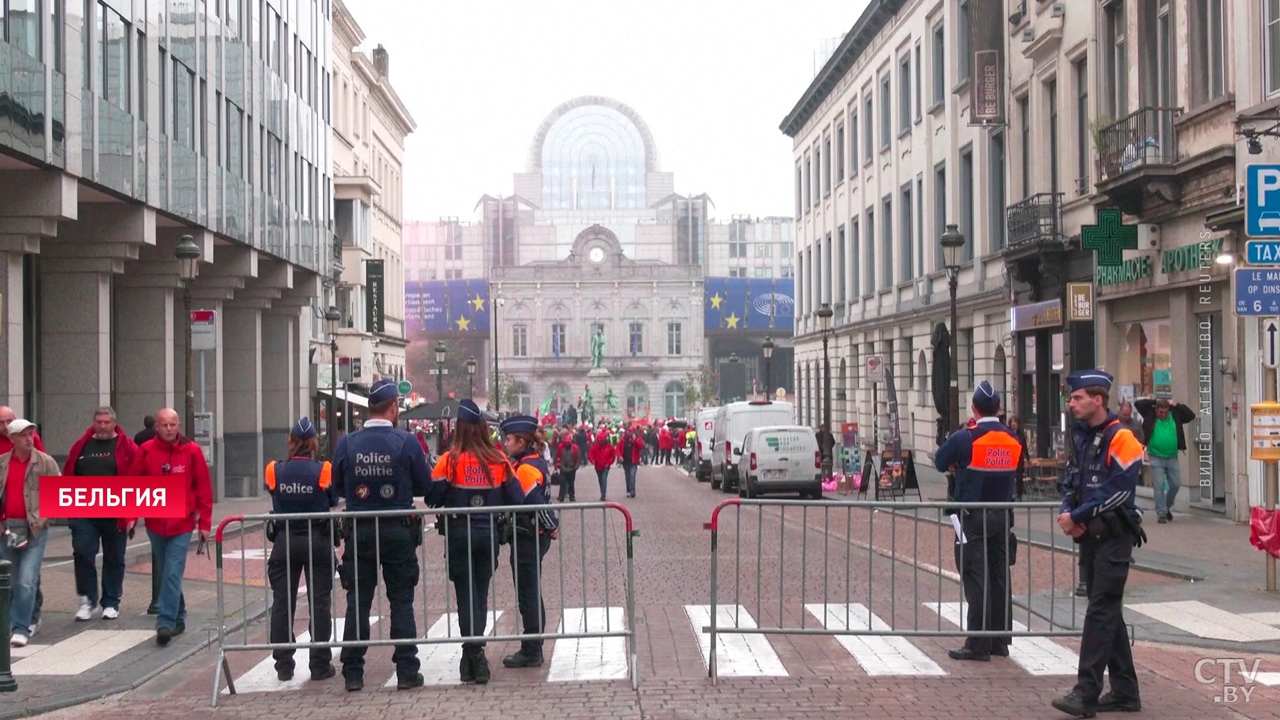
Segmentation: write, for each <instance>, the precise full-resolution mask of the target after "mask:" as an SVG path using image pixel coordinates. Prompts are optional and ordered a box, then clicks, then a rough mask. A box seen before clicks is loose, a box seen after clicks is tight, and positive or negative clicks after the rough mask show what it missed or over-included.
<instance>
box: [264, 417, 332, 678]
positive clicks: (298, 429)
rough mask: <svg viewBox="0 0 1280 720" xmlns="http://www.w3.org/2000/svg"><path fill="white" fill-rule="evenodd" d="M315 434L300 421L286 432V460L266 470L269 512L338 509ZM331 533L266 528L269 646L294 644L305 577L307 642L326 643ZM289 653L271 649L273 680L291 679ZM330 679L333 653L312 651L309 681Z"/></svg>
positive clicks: (306, 526)
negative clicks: (300, 582)
mask: <svg viewBox="0 0 1280 720" xmlns="http://www.w3.org/2000/svg"><path fill="white" fill-rule="evenodd" d="M319 447H320V446H319V441H318V439H317V438H316V429H315V427H313V426H312V425H311V421H310V420H309V419H307V418H302V419H301V420H299V421H298V422H297V423H296V424H295V425H294V426H293V430H291V431H290V432H289V459H288V460H283V461H281V462H271V463H270V464H268V465H267V473H266V485H267V491H268V492H270V493H271V512H272V513H273V514H280V515H288V514H295V513H312V514H314V513H327V512H329V509H330V508H332V507H333V506H334V505H337V504H338V495H337V493H336V492H335V490H334V487H333V472H332V467H331V466H330V465H329V463H327V462H320V461H319V460H316V455H317V454H318V453H319ZM334 534H335V528H334V527H333V523H332V521H330V520H280V521H275V520H273V521H271V522H269V523H267V538H268V539H269V540H271V543H272V545H271V556H270V557H269V558H268V559H267V579H268V580H269V581H270V582H271V590H272V593H273V594H274V596H275V599H274V604H273V605H272V607H271V642H273V643H289V642H294V635H293V615H294V612H296V611H297V608H298V578H299V576H300V575H301V574H302V573H303V572H305V573H306V574H307V592H308V594H309V595H310V598H311V599H310V602H309V603H308V604H309V605H310V606H311V641H312V642H328V640H329V611H330V607H329V594H330V593H331V592H332V591H333V542H334ZM293 652H294V651H293V650H275V651H273V652H272V657H274V658H275V661H276V677H278V678H279V679H280V680H281V681H287V680H292V679H293V669H294V662H293ZM333 676H334V670H333V662H332V653H330V652H329V649H328V648H313V649H312V650H311V679H312V680H325V679H327V678H331V677H333Z"/></svg>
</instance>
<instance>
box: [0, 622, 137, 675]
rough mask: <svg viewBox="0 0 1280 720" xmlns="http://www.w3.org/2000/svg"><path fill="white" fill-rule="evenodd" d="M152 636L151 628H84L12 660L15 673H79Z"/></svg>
mask: <svg viewBox="0 0 1280 720" xmlns="http://www.w3.org/2000/svg"><path fill="white" fill-rule="evenodd" d="M154 637H155V633H154V632H152V631H151V630H83V631H81V632H79V633H76V634H75V635H72V636H71V637H69V638H67V639H66V640H63V641H61V642H58V643H54V644H53V645H45V646H43V647H42V648H41V649H40V650H37V651H36V652H34V653H32V654H31V655H28V656H27V657H25V658H23V659H22V660H20V661H19V662H16V663H14V664H13V674H14V675H79V674H80V673H82V672H85V671H86V670H91V669H93V668H94V667H96V666H97V665H100V664H102V663H104V662H106V661H108V660H110V659H111V658H113V657H115V656H117V655H119V654H120V653H123V652H125V651H127V650H129V649H130V648H133V647H135V646H137V645H139V644H141V643H144V642H146V641H147V640H150V639H152V638H154Z"/></svg>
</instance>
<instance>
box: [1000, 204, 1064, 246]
mask: <svg viewBox="0 0 1280 720" xmlns="http://www.w3.org/2000/svg"><path fill="white" fill-rule="evenodd" d="M1005 216H1006V221H1007V227H1008V233H1009V234H1008V247H1009V248H1010V249H1018V248H1022V247H1025V246H1029V245H1033V246H1043V245H1045V244H1049V245H1057V246H1061V245H1062V193H1037V194H1035V195H1032V196H1031V197H1029V198H1027V199H1025V200H1021V201H1019V202H1016V203H1014V204H1012V205H1010V206H1009V207H1008V208H1007V209H1006V211H1005Z"/></svg>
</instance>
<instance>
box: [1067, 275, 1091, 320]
mask: <svg viewBox="0 0 1280 720" xmlns="http://www.w3.org/2000/svg"><path fill="white" fill-rule="evenodd" d="M1067 320H1069V321H1070V322H1089V321H1091V320H1093V283H1084V282H1073V283H1067Z"/></svg>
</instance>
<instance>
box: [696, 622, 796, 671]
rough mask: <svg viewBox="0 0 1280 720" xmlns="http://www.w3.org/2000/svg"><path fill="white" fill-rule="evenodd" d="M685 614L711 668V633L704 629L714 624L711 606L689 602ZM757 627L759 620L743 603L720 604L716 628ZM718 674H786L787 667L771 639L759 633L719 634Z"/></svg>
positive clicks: (703, 658)
mask: <svg viewBox="0 0 1280 720" xmlns="http://www.w3.org/2000/svg"><path fill="white" fill-rule="evenodd" d="M684 612H685V615H687V616H688V617H689V622H690V623H691V624H692V625H693V632H694V634H696V635H697V636H698V649H699V650H701V651H702V662H703V663H704V664H705V665H707V667H710V663H711V635H710V634H709V633H706V632H703V630H702V628H704V627H707V626H709V625H711V606H710V605H685V606H684ZM734 627H739V628H755V627H757V626H756V621H755V619H754V618H752V617H751V613H749V612H747V609H746V608H745V607H743V606H741V605H738V606H736V607H734V606H732V605H720V606H717V607H716V628H717V630H720V629H723V628H734ZM716 645H717V647H716V665H717V674H719V675H723V676H725V677H764V676H777V677H785V676H786V675H787V668H786V667H785V666H784V665H783V664H782V660H781V659H780V658H779V657H778V653H776V652H775V651H774V649H773V645H771V644H770V643H769V640H768V639H767V638H766V637H765V636H763V635H758V634H746V635H744V634H740V633H726V634H723V635H722V634H720V633H719V632H717V633H716Z"/></svg>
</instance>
